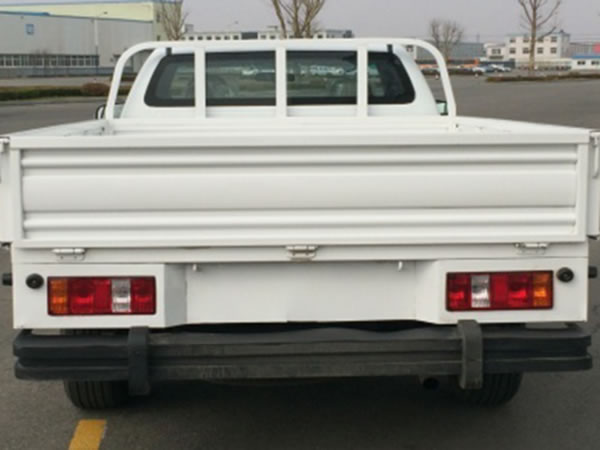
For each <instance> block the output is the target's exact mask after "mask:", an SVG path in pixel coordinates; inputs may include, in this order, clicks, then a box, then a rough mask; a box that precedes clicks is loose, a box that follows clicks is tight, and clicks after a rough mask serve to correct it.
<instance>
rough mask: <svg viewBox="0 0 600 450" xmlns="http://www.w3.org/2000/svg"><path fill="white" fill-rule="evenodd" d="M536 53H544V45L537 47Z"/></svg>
mask: <svg viewBox="0 0 600 450" xmlns="http://www.w3.org/2000/svg"><path fill="white" fill-rule="evenodd" d="M537 53H538V55H543V54H544V47H538V48H537Z"/></svg>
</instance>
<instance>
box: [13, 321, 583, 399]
mask: <svg viewBox="0 0 600 450" xmlns="http://www.w3.org/2000/svg"><path fill="white" fill-rule="evenodd" d="M590 344H591V338H590V335H589V334H588V333H586V332H585V331H584V330H583V329H582V328H580V327H579V326H576V325H568V326H565V327H562V328H560V329H529V328H524V327H495V326H485V327H481V326H479V325H478V324H477V323H476V322H462V323H460V324H459V325H458V326H424V327H421V328H414V329H409V330H401V331H364V330H356V329H347V328H318V329H310V330H300V331H286V332H268V333H267V332H262V333H246V334H240V333H206V332H179V331H175V330H172V331H165V332H156V333H151V332H149V330H148V329H145V328H138V329H132V330H130V331H129V333H128V334H123V335H119V336H85V335H83V336H80V335H64V336H47V335H35V334H33V333H32V332H30V331H23V332H21V333H20V334H19V335H18V336H17V338H16V340H15V342H14V354H15V356H16V357H17V362H16V367H15V372H16V376H17V377H18V378H21V379H35V380H61V379H65V380H74V381H75V380H128V381H129V385H130V390H131V391H132V393H138V394H143V393H145V392H147V391H148V390H149V386H150V384H151V382H153V381H162V380H192V379H204V380H240V379H282V378H323V377H362V376H364V377H366V376H400V375H423V376H442V375H458V376H459V377H460V379H461V384H462V385H463V387H465V388H476V387H478V386H480V384H481V382H482V378H483V374H484V373H510V372H546V371H572V370H586V369H590V368H591V366H592V359H591V356H590V355H589V354H588V351H587V350H588V347H589V346H590Z"/></svg>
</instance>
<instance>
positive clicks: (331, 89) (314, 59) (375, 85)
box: [145, 51, 415, 107]
mask: <svg viewBox="0 0 600 450" xmlns="http://www.w3.org/2000/svg"><path fill="white" fill-rule="evenodd" d="M368 67H369V103H370V104H371V105H402V104H409V103H412V102H413V101H414V100H415V91H414V88H413V85H412V83H411V81H410V77H409V76H408V73H407V72H406V69H405V68H404V66H403V64H402V62H401V61H400V59H399V58H398V56H397V55H395V54H393V53H389V52H370V53H369V63H368ZM287 79H288V80H287V81H288V86H287V90H288V105H290V106H308V105H355V104H356V103H357V79H358V77H357V55H356V52H344V51H339V52H336V51H333V52H330V51H328V52H324V51H321V52H314V51H290V52H288V54H287ZM145 102H146V104H147V105H148V106H152V107H192V106H194V104H195V74H194V55H169V56H166V57H164V58H163V59H162V60H161V62H160V63H159V64H158V67H157V69H156V71H155V72H154V74H153V76H152V79H151V81H150V84H149V87H148V90H147V92H146V95H145ZM275 103H276V80H275V52H244V53H207V54H206V106H209V107H223V106H275Z"/></svg>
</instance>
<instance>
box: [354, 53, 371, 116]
mask: <svg viewBox="0 0 600 450" xmlns="http://www.w3.org/2000/svg"><path fill="white" fill-rule="evenodd" d="M357 57H358V60H357V65H356V66H357V67H356V84H357V89H356V90H357V92H356V95H357V116H358V117H368V116H369V49H368V47H367V46H366V45H360V46H359V47H358V54H357Z"/></svg>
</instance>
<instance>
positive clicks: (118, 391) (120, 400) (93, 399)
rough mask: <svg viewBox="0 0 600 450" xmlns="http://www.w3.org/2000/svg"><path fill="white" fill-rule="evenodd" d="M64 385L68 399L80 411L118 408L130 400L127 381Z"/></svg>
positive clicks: (70, 383) (79, 382) (84, 382)
mask: <svg viewBox="0 0 600 450" xmlns="http://www.w3.org/2000/svg"><path fill="white" fill-rule="evenodd" d="M64 385H65V392H66V394H67V397H68V398H69V400H70V401H71V403H73V405H74V406H76V407H77V408H80V409H109V408H118V407H119V406H123V405H124V404H125V403H127V400H128V399H129V395H128V392H127V389H128V388H127V382H125V381H65V382H64Z"/></svg>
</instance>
